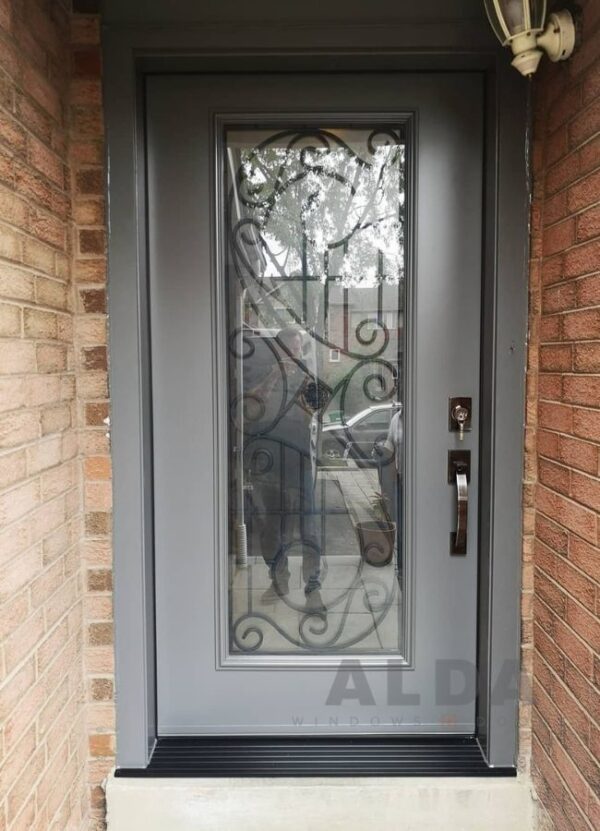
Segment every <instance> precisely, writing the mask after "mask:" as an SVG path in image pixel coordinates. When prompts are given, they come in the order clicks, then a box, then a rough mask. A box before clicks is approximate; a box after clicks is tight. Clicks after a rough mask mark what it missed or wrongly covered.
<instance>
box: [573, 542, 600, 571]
mask: <svg viewBox="0 0 600 831" xmlns="http://www.w3.org/2000/svg"><path fill="white" fill-rule="evenodd" d="M569 560H570V561H571V562H572V563H574V564H575V565H576V566H577V568H579V569H580V570H581V571H583V572H584V573H585V574H587V575H588V576H589V577H590V578H591V579H592V580H595V581H596V583H600V551H598V548H597V547H596V546H593V545H590V544H589V543H587V542H585V541H584V540H581V539H579V537H576V536H575V535H572V536H571V537H570V538H569Z"/></svg>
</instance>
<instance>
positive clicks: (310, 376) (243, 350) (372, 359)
mask: <svg viewBox="0 0 600 831" xmlns="http://www.w3.org/2000/svg"><path fill="white" fill-rule="evenodd" d="M340 132H342V131H335V130H333V129H331V130H327V129H314V128H310V127H309V128H293V129H283V130H276V131H274V132H272V133H271V134H270V135H268V137H267V138H265V139H264V140H262V141H260V142H259V143H257V144H256V145H255V146H254V147H251V146H247V147H246V148H244V149H243V152H242V151H240V150H238V151H237V155H236V152H234V151H231V150H230V149H229V148H228V154H227V167H228V177H227V178H228V182H229V186H228V194H227V200H226V211H227V217H226V230H227V251H226V262H227V270H226V274H227V292H228V317H229V321H228V328H229V336H228V352H229V358H228V360H229V377H230V425H229V427H230V437H231V441H230V444H231V446H232V448H233V449H234V454H233V455H234V460H233V461H232V463H231V469H230V492H231V494H233V492H234V490H236V489H237V493H238V501H239V499H240V498H241V499H243V502H244V504H243V505H242V506H240V505H239V504H234V510H233V512H232V513H236V512H239V511H240V509H241V510H242V511H244V506H245V518H246V521H247V522H248V523H249V525H250V526H251V525H252V519H253V511H252V506H251V498H250V499H249V497H248V494H249V492H251V490H252V477H253V476H260V475H265V474H268V473H269V472H270V471H271V470H272V469H273V468H274V467H275V466H276V465H277V464H284V459H285V458H288V459H289V458H290V456H289V454H295V455H296V457H297V458H296V463H297V464H298V465H299V467H300V470H301V471H304V470H305V468H307V467H309V466H310V465H311V464H312V465H314V462H315V460H314V457H313V458H311V453H309V452H308V451H307V448H306V444H305V442H302V441H300V442H298V443H297V444H296V443H295V442H294V441H293V440H290V439H289V438H285V439H284V438H282V437H281V436H280V435H278V428H279V427H280V426H281V425H282V423H283V422H284V420H285V418H286V416H288V414H289V413H290V411H291V410H292V408H293V407H295V406H296V405H297V404H298V403H299V401H300V403H302V404H304V403H305V401H306V400H308V399H310V405H311V406H312V408H313V409H314V419H315V420H316V423H317V425H318V427H317V429H318V430H320V428H321V425H322V422H323V418H324V414H325V412H326V410H327V406H328V404H329V403H330V402H333V401H335V402H336V409H337V410H338V411H339V413H340V420H341V424H342V426H343V425H345V424H346V421H347V419H346V412H347V402H348V398H349V397H351V396H352V395H354V396H355V397H356V395H357V394H358V395H362V397H363V399H364V400H365V402H367V404H371V403H372V404H381V403H384V402H391V401H392V400H394V398H398V397H400V385H401V379H400V378H399V360H398V355H396V356H394V357H393V358H392V359H390V356H389V354H388V353H389V346H390V329H389V326H388V323H387V322H386V320H385V319H384V314H383V286H384V284H386V283H387V284H388V285H394V286H397V288H398V293H400V292H401V289H402V283H403V277H404V274H403V265H404V259H403V245H404V210H403V203H402V202H399V203H398V205H397V207H396V210H395V211H394V212H393V214H392V213H390V211H389V210H387V211H386V210H385V208H386V207H387V205H386V199H385V193H384V190H385V188H386V187H388V188H389V187H390V185H389V180H390V179H391V182H392V184H393V185H394V186H395V187H396V188H397V189H398V192H403V190H404V164H403V162H404V149H405V148H404V138H403V134H402V128H401V127H397V126H396V127H393V128H392V127H388V126H382V127H378V128H376V129H373V130H372V131H371V132H370V134H369V135H368V136H367V137H366V141H364V150H365V152H364V153H363V154H359V153H358V152H357V151H356V150H355V149H354V148H353V147H351V146H350V144H348V143H347V142H346V141H344V139H343V138H342V137H341V135H340V134H339V133H340ZM386 177H387V178H386ZM394 177H395V178H394ZM365 182H366V185H365ZM334 190H335V193H336V198H337V200H338V204H339V206H340V213H341V216H342V221H340V222H339V228H333V229H331V228H324V227H323V226H324V225H326V224H327V223H326V222H325V221H320V214H319V211H320V210H321V207H322V204H323V202H324V201H326V200H327V199H328V198H330V197H331V194H332V192H333V191H334ZM298 195H301V197H302V198H301V199H300V201H299V203H298V204H297V216H298V219H299V229H298V230H299V233H298V234H297V236H296V238H295V239H294V240H291V239H290V238H289V237H288V239H287V240H286V242H287V244H288V248H287V249H285V244H283V245H282V244H281V236H283V237H285V233H286V232H285V216H283V215H282V205H283V203H284V202H285V200H286V199H287V200H290V199H292V200H293V199H296V200H298ZM353 200H354V202H355V203H356V202H358V203H359V205H358V208H357V207H356V204H353ZM378 200H379V203H381V204H378ZM389 201H390V200H388V202H389ZM391 203H392V204H393V200H391ZM329 224H330V225H331V222H330V223H329ZM274 226H275V227H276V228H279V230H280V236H279V237H278V236H277V232H273V227H274ZM281 229H283V230H281ZM290 230H293V229H290ZM328 231H329V236H328V234H327V232H328ZM332 231H333V232H334V233H331V232H332ZM335 232H337V233H335ZM361 235H363V236H362V237H361ZM367 235H370V237H369V239H370V240H371V242H370V243H368V244H366V245H363V246H362V248H357V247H356V246H357V240H358V241H360V240H361V239H365V238H366V237H367ZM386 235H387V239H389V238H390V237H392V243H393V245H392V246H391V248H392V253H393V254H396V259H394V257H393V256H392V257H391V262H390V261H389V258H388V262H387V263H386V260H385V257H384V255H383V253H382V252H381V250H380V249H378V247H377V240H378V238H386ZM292 243H293V244H292ZM278 244H279V248H278V247H277V246H278ZM357 250H358V251H359V252H360V251H363V250H364V251H366V252H367V254H366V255H365V256H367V255H369V256H371V264H370V265H369V266H368V269H369V275H370V276H369V280H370V282H369V286H373V287H375V289H376V290H377V292H378V294H377V313H376V316H375V318H373V316H371V317H367V318H364V319H361V320H359V321H358V322H355V323H354V324H353V325H352V326H350V324H349V322H348V319H347V316H345V317H344V330H343V332H342V333H341V342H340V337H337V338H336V337H335V336H332V334H331V332H330V331H329V316H330V294H331V291H332V287H335V288H336V289H337V291H338V295H339V293H340V292H341V295H342V297H343V300H344V303H345V304H347V303H348V292H349V290H351V288H352V287H353V286H359V285H361V282H362V281H363V280H364V279H365V278H364V275H363V274H362V273H351V272H349V271H348V269H346V270H344V268H345V267H344V262H345V259H346V256H347V255H349V253H351V252H352V251H357ZM349 259H350V263H351V264H352V257H351V256H350V257H349ZM359 259H360V257H359ZM335 263H337V264H338V266H339V264H340V263H342V268H341V271H342V273H339V270H340V269H338V273H335V274H334V273H332V271H333V270H335ZM359 265H360V263H359ZM386 265H387V268H388V273H385V271H386ZM390 272H391V273H390ZM312 283H320V284H321V286H322V292H321V296H320V298H319V302H318V304H316V305H317V306H318V308H316V309H315V304H314V302H312V299H311V294H310V285H311V284H312ZM234 309H237V312H236V313H234ZM249 317H251V320H248V318H249ZM290 325H293V326H296V327H298V328H299V329H301V330H302V331H303V332H304V333H306V337H307V338H308V341H309V342H310V343H311V345H312V346H313V347H314V348H313V351H312V352H311V351H310V350H309V352H308V357H305V356H298V355H295V354H292V353H291V352H290V349H289V347H288V345H287V344H286V342H285V341H284V340H282V339H280V338H279V337H278V335H277V334H274V335H273V336H272V337H269V338H264V339H262V340H261V347H262V348H263V349H266V350H268V351H269V352H270V353H271V357H272V365H273V367H275V368H278V371H279V374H280V377H279V378H278V379H277V380H278V383H277V390H278V392H277V394H278V396H279V397H278V400H277V402H276V406H275V407H273V406H271V408H270V411H269V412H268V413H267V411H266V408H265V404H264V400H263V399H262V398H261V395H260V394H258V393H256V392H255V391H254V390H252V389H248V388H247V386H245V384H244V376H243V369H242V367H243V366H244V364H248V363H250V362H251V361H252V359H253V358H254V357H255V351H256V332H257V331H270V332H275V333H276V332H277V330H282V329H284V328H286V327H289V326H290ZM314 349H321V350H336V351H338V352H339V354H340V355H341V356H343V357H344V358H345V359H347V362H348V363H350V364H351V366H350V368H349V369H348V371H346V372H345V374H344V375H343V377H341V378H340V379H338V380H337V381H336V382H335V383H328V382H326V381H325V380H324V379H323V378H322V377H319V374H318V373H317V372H316V371H315V368H314V366H313V365H311V360H310V357H311V355H312V356H313V357H314ZM282 359H284V360H285V361H287V362H288V363H290V362H293V364H294V366H295V367H296V368H297V369H298V370H299V372H300V373H301V374H302V376H303V378H304V381H303V383H302V385H301V387H300V388H299V389H298V390H290V389H289V383H288V378H287V375H286V372H285V371H284V368H283V363H284V360H282ZM274 371H276V370H274ZM236 379H237V380H236ZM357 386H358V387H359V392H358V393H357V390H356V387H357ZM343 429H344V430H345V432H346V435H347V438H348V440H351V437H350V434H349V432H348V428H347V427H345V426H344V427H343ZM313 449H314V448H313ZM286 454H288V455H287V457H286ZM315 475H316V474H315ZM301 476H302V474H301ZM240 477H242V479H243V481H241V482H240ZM303 481H304V480H303ZM313 484H314V481H313ZM236 485H237V488H236ZM242 493H243V494H244V495H243V496H242V497H240V496H239V494H242ZM302 510H303V512H304V514H303V516H302V517H301V523H300V527H301V533H303V531H302V529H303V528H304V523H305V522H306V521H308V518H307V516H306V513H307V510H306V508H303V509H302ZM274 513H275V514H276V515H277V516H278V519H277V521H280V522H281V523H282V524H283V522H284V517H283V513H284V506H283V503H281V504H280V507H279V510H278V511H275V512H274ZM308 513H314V514H317V515H318V517H319V519H320V522H321V523H322V525H321V534H320V537H321V545H322V544H323V543H324V540H325V538H326V522H327V516H328V509H327V505H326V483H323V484H322V499H321V506H320V507H319V508H316V507H312V508H310V509H309V511H308ZM329 513H331V512H329ZM334 513H335V512H334ZM250 531H251V528H250ZM249 536H251V533H250V534H249ZM306 544H307V540H306V539H303V538H302V536H301V537H300V538H297V539H293V540H292V541H287V542H282V545H281V550H280V551H278V552H277V556H280V555H282V554H286V555H287V553H288V551H291V550H292V549H293V548H294V547H295V546H303V545H304V546H306ZM308 544H309V545H310V543H308ZM319 555H320V557H321V560H320V562H321V569H322V574H321V576H322V579H323V582H324V583H325V585H326V580H327V569H328V564H327V559H326V552H325V551H320V552H319ZM358 588H360V589H361V590H362V591H363V597H362V602H363V604H364V606H365V611H367V612H370V615H368V616H367V615H364V617H365V618H367V620H371V621H372V622H371V624H370V625H368V626H365V627H364V628H363V629H362V630H361V631H360V632H358V633H357V634H354V635H352V636H349V635H347V634H346V633H345V624H346V621H347V618H348V615H349V613H350V604H351V602H352V599H353V597H354V595H355V592H356V591H357V589H358ZM255 591H256V589H255V587H254V586H253V585H252V575H251V572H249V573H248V583H247V611H246V612H245V613H243V614H241V615H239V616H238V617H236V619H235V620H232V621H231V622H230V628H229V631H230V641H231V646H232V648H233V649H234V650H235V651H237V652H243V653H257V652H259V651H260V650H261V647H262V646H263V643H264V637H265V628H266V627H267V628H268V627H271V628H272V629H273V630H274V631H276V632H278V633H279V635H280V636H281V637H282V638H284V640H285V641H286V642H287V643H289V644H290V646H291V647H292V648H295V649H296V650H297V651H308V652H311V653H318V652H320V651H324V652H331V651H335V652H338V651H343V650H347V649H351V648H352V647H357V646H360V643H361V641H364V640H365V638H366V637H368V635H369V634H371V633H372V632H373V631H374V630H375V629H376V628H377V626H378V625H380V624H381V623H382V622H383V620H384V618H385V617H386V615H388V614H389V612H390V610H391V609H392V608H393V606H394V604H395V602H396V600H397V592H398V587H397V583H396V582H393V583H392V584H391V586H388V585H386V583H385V582H384V581H383V580H381V579H379V578H378V577H376V576H374V575H372V574H371V573H369V571H368V569H365V564H364V562H363V560H362V559H361V558H360V557H357V564H356V569H355V572H354V574H353V576H352V577H351V579H350V580H349V581H348V585H347V586H346V587H345V588H344V589H340V590H339V592H337V590H336V596H335V597H334V598H333V599H328V601H327V612H328V613H329V612H335V613H336V614H335V621H334V622H331V618H330V617H329V616H328V615H317V614H314V613H310V612H307V611H306V609H305V607H304V606H302V605H299V604H297V603H294V602H292V600H291V599H290V598H289V597H288V596H282V597H281V598H280V599H281V601H282V602H284V603H285V604H286V605H287V607H288V608H289V609H292V610H294V611H295V612H297V613H298V616H297V618H296V619H297V621H298V622H297V631H296V630H294V631H290V630H289V629H286V627H284V626H283V625H282V624H281V622H280V621H278V620H276V619H274V617H272V616H271V615H270V614H268V613H267V612H266V610H265V609H264V607H262V606H259V605H258V604H257V603H256V602H255V601H254V599H253V597H254V593H255Z"/></svg>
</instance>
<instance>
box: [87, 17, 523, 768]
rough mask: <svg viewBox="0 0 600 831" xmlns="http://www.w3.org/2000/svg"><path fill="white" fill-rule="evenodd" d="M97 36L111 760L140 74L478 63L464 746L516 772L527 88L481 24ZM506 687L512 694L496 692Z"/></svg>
mask: <svg viewBox="0 0 600 831" xmlns="http://www.w3.org/2000/svg"><path fill="white" fill-rule="evenodd" d="M249 43H252V45H253V47H252V49H249V48H248V44H249ZM307 43H309V44H311V47H310V49H307V48H306V44H307ZM103 45H104V46H103V48H104V101H105V117H106V127H107V174H108V228H109V266H108V298H109V347H110V356H111V361H110V394H111V445H112V457H113V492H114V511H113V545H114V574H115V589H114V618H115V650H116V669H115V674H116V689H117V697H116V698H117V701H116V711H117V713H116V714H117V766H118V767H119V768H127V769H135V770H138V771H141V772H143V771H144V770H145V769H147V768H148V765H149V763H150V759H151V757H152V753H153V751H154V748H155V746H156V743H157V735H156V659H155V619H154V586H153V572H154V565H153V520H152V515H153V488H152V454H151V444H152V424H151V415H150V412H151V407H150V403H151V384H150V362H149V326H148V296H147V266H146V259H147V246H146V239H145V235H146V168H145V136H144V115H145V113H144V78H145V76H146V75H147V74H149V73H156V72H160V73H166V72H171V73H179V72H223V71H246V72H250V71H263V72H264V71H278V72H280V71H287V72H290V71H293V72H301V71H306V70H312V71H337V72H339V71H350V70H362V71H365V70H367V71H377V70H387V71H394V70H395V71H411V72H420V71H423V72H431V71H446V72H452V71H477V72H481V73H484V74H485V79H486V81H485V84H486V93H485V99H486V101H485V106H486V112H485V146H484V181H485V187H484V200H483V202H484V204H483V225H484V227H483V237H484V246H483V252H482V271H483V287H482V288H483V303H482V343H481V348H482V361H481V365H482V371H481V406H480V414H481V415H480V418H481V442H480V478H479V489H480V511H479V596H478V676H477V734H476V739H477V742H478V743H479V745H480V747H481V750H482V752H483V756H484V758H485V760H486V762H487V765H488V766H489V768H490V769H494V768H496V769H500V768H502V769H504V770H508V769H512V770H514V769H516V760H517V753H518V712H519V699H520V696H519V694H518V691H517V687H518V679H519V677H520V666H521V661H520V647H521V640H520V599H521V556H522V555H521V549H522V546H521V522H522V507H521V499H522V488H521V483H522V464H523V443H524V427H523V422H524V388H525V362H526V335H527V296H528V295H527V284H528V280H527V262H528V208H529V184H528V182H529V168H528V154H527V142H528V136H529V133H528V95H527V86H526V84H525V83H524V82H523V80H522V79H521V78H520V76H519V75H518V73H516V72H514V70H513V69H511V67H510V65H509V62H508V60H507V59H506V55H505V54H504V53H503V51H502V50H501V49H500V48H499V47H498V46H497V44H496V43H495V41H494V39H493V35H492V34H491V32H490V31H489V27H488V26H487V24H486V23H485V21H466V22H462V23H443V24H423V23H412V24H411V23H407V24H403V25H398V24H391V25H381V26H379V25H373V26H362V25H356V24H354V25H353V24H348V25H346V24H344V23H341V24H325V25H317V24H315V25H312V24H311V25H302V26H298V25H283V26H282V25H269V24H267V25H265V24H264V23H261V25H260V27H258V26H252V25H239V26H235V27H234V26H230V25H222V24H219V25H206V26H197V25H196V26H182V25H177V26H163V27H156V26H152V25H147V26H143V25H142V26H140V25H135V26H131V25H122V26H112V27H110V28H105V29H104V32H103ZM515 125H517V126H516V127H515ZM497 458H499V459H501V463H500V464H497V463H496V459H497ZM509 689H512V690H513V693H512V694H506V693H507V690H509ZM492 691H495V699H496V700H494V702H493V706H492V698H493V697H494V696H493V694H492Z"/></svg>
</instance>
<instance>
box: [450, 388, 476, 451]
mask: <svg viewBox="0 0 600 831" xmlns="http://www.w3.org/2000/svg"><path fill="white" fill-rule="evenodd" d="M471 411H472V401H471V399H470V398H464V397H460V398H450V399H448V429H449V430H450V432H452V433H458V438H459V439H460V441H462V440H463V438H464V434H465V431H467V430H470V429H471Z"/></svg>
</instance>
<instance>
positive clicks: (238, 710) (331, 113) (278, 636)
mask: <svg viewBox="0 0 600 831" xmlns="http://www.w3.org/2000/svg"><path fill="white" fill-rule="evenodd" d="M146 119H147V120H146V130H147V151H148V163H147V169H148V191H147V200H148V240H149V250H148V253H149V273H150V278H149V279H150V316H151V341H152V349H151V358H152V388H153V393H152V394H153V433H154V462H153V463H154V493H155V501H154V508H155V514H154V530H155V566H156V635H157V677H158V689H157V701H158V725H159V732H160V733H161V734H163V735H168V734H205V733H238V734H239V733H258V734H260V733H265V734H267V733H288V734H290V733H291V734H298V733H323V732H335V733H337V734H341V733H353V732H418V733H469V732H472V731H473V730H474V723H475V655H476V636H477V632H476V605H477V481H478V429H477V425H478V419H479V407H478V395H479V370H480V361H479V342H480V303H481V296H480V284H481V262H482V250H481V248H482V233H481V226H482V217H481V206H482V124H483V84H482V78H481V76H480V75H478V74H476V73H464V74H459V73H458V74H452V75H449V74H435V73H430V74H423V75H410V74H400V73H398V74H393V73H390V74H384V73H374V74H329V75H326V74H279V75H266V74H264V75H258V74H246V75H234V74H227V75H225V74H224V75H206V76H201V75H195V76H192V75H188V76H154V77H150V78H149V79H148V81H147V109H146ZM453 397H460V398H461V399H468V400H467V401H463V402H462V403H463V404H465V405H466V410H467V412H465V413H464V415H466V416H467V422H466V425H465V427H466V428H467V429H466V430H465V431H464V435H463V432H462V431H459V430H458V429H451V428H457V427H458V422H456V421H453V419H452V417H451V414H450V410H451V409H452V408H453V406H454V405H450V403H449V401H450V399H451V398H453ZM455 404H456V402H455ZM461 413H462V411H461V410H460V409H459V410H457V411H455V413H454V414H455V416H458V420H459V421H460V418H461ZM336 443H337V446H339V447H340V448H342V451H341V452H340V453H331V452H327V451H326V450H325V448H330V447H331V446H334V445H335V444H336ZM352 448H354V451H352ZM449 451H453V452H455V451H461V453H459V455H458V457H457V458H458V464H457V465H453V464H451V463H450V462H449ZM467 463H468V465H469V470H468V471H467V470H466V467H465V466H466V465H467ZM467 480H468V481H467ZM466 499H468V521H467V511H466V507H467V502H466ZM465 523H466V524H465ZM461 526H462V527H461ZM457 551H458V553H456V552H457ZM453 552H454V553H453Z"/></svg>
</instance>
